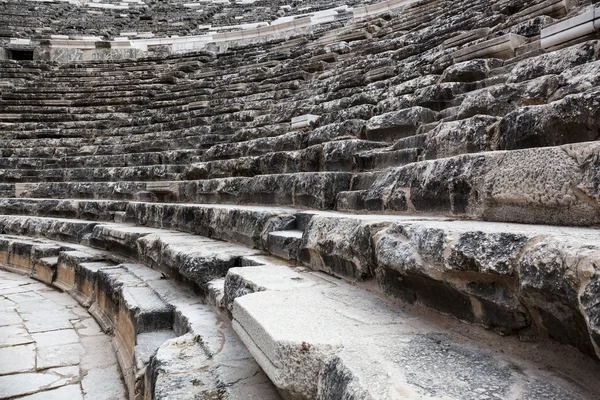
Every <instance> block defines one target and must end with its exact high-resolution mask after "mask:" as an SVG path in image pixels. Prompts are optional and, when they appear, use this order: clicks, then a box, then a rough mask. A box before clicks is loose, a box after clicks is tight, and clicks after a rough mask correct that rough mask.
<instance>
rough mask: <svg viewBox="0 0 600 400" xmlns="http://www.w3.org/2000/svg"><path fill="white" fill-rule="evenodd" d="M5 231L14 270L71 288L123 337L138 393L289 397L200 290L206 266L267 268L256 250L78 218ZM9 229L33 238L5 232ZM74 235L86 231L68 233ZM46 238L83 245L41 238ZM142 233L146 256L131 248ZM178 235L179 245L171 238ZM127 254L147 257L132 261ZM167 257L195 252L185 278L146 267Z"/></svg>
mask: <svg viewBox="0 0 600 400" xmlns="http://www.w3.org/2000/svg"><path fill="white" fill-rule="evenodd" d="M2 231H3V232H4V234H2V235H0V249H1V251H0V257H1V259H2V264H3V265H4V266H5V268H8V269H9V270H12V271H16V272H20V273H26V274H30V275H32V276H33V277H34V278H35V279H38V280H41V281H42V282H45V283H47V284H52V285H53V286H56V287H58V288H60V289H62V290H65V291H68V292H69V293H70V294H71V295H72V296H73V297H74V298H75V299H76V300H77V301H78V302H79V303H81V304H82V305H83V306H85V307H86V308H88V309H89V311H90V313H91V314H92V315H93V316H94V317H95V318H96V320H98V322H99V323H100V325H101V326H102V328H103V330H105V331H107V332H109V333H113V334H114V344H115V348H116V352H117V355H118V360H119V363H120V366H121V370H122V372H123V376H124V380H125V382H126V385H127V387H128V389H129V398H131V399H168V398H173V397H172V396H174V395H176V396H183V395H189V394H190V393H193V394H194V395H196V396H207V397H210V396H217V395H218V396H220V397H221V398H243V397H247V396H250V397H256V398H264V399H279V398H280V397H279V395H278V393H277V391H276V389H275V387H274V386H273V385H272V384H271V383H270V381H269V379H268V378H267V377H266V376H265V374H264V373H263V372H262V371H261V369H260V367H259V366H258V365H257V364H256V362H255V361H254V359H253V358H252V357H251V355H250V354H249V353H248V351H247V350H246V349H245V347H244V345H243V344H242V343H241V342H240V340H239V338H237V336H236V335H235V333H233V331H232V329H231V327H230V326H229V321H228V320H227V319H225V318H223V317H222V316H220V315H219V311H218V310H217V309H214V308H212V307H211V306H210V304H206V303H205V302H204V301H203V300H202V299H203V297H202V296H200V297H199V296H198V295H196V294H194V292H193V290H192V288H195V289H196V290H199V288H200V287H204V288H205V287H206V284H202V283H201V279H202V278H201V275H202V274H201V273H200V271H199V270H198V267H200V266H201V268H202V269H204V270H205V271H206V275H205V276H204V278H206V279H209V280H210V279H212V278H214V277H217V276H224V274H225V273H226V271H227V269H228V268H229V267H230V266H233V265H235V262H236V260H239V259H241V258H243V257H248V262H251V263H254V264H255V265H260V263H258V262H257V261H255V260H254V259H253V258H252V254H254V253H256V251H252V250H250V249H244V248H242V247H239V246H237V247H236V246H235V245H231V244H226V243H224V242H217V241H215V240H211V239H208V238H201V237H197V236H190V235H187V236H188V238H187V240H186V238H185V237H184V236H182V234H178V233H174V232H169V231H164V230H156V229H150V230H149V229H147V228H134V227H130V226H124V225H115V224H110V225H99V224H97V223H86V222H84V221H74V220H50V219H37V220H36V219H31V218H29V219H27V220H26V221H16V220H13V221H8V220H6V219H3V227H2ZM9 231H11V232H20V233H21V234H26V235H28V236H15V235H10V234H6V232H9ZM74 231H77V232H78V234H77V236H70V235H69V234H68V233H67V234H66V233H65V232H74ZM90 234H91V237H90V238H86V236H90ZM124 235H125V236H124ZM32 236H33V237H32ZM39 236H42V237H44V236H45V237H52V238H61V239H67V240H70V241H74V242H75V243H64V242H56V241H54V240H48V239H45V238H44V239H40V238H35V237H39ZM126 237H127V238H126ZM138 237H144V238H146V239H147V240H149V241H148V242H147V244H148V246H150V247H149V248H148V252H147V253H144V254H145V255H142V254H140V255H139V256H138V255H137V254H133V253H132V251H135V248H130V247H127V246H128V245H129V246H131V245H132V244H133V246H135V239H136V238H138ZM175 237H176V241H177V243H178V245H176V244H175V243H171V244H170V245H169V244H167V242H170V241H172V239H174V238H175ZM163 240H166V242H164V243H163V242H162V241H163ZM79 241H84V242H87V241H90V242H91V244H92V245H93V246H95V247H96V248H97V247H107V246H108V247H110V248H111V251H105V250H98V249H96V248H91V247H89V246H86V245H81V244H78V242H79ZM160 243H163V245H164V246H165V247H164V250H162V251H161V250H159V253H161V252H163V254H164V255H163V256H162V257H163V258H162V261H160V260H158V259H153V257H155V256H156V255H157V253H156V250H158V248H156V246H157V245H159V247H160ZM182 243H185V244H184V245H183V246H181V244H182ZM173 246H179V250H178V252H179V253H178V255H176V254H175V253H173V251H174V250H175V249H174V248H173ZM199 247H202V248H203V249H204V250H203V251H204V252H205V254H204V256H202V255H200V254H199V253H198V252H197V249H198V248H199ZM151 248H152V250H151ZM119 250H120V251H121V253H122V254H126V255H127V256H129V257H133V259H143V261H142V260H140V261H141V262H140V261H137V262H136V261H133V259H132V258H127V257H124V256H123V255H120V254H119ZM227 253H229V254H230V255H229V256H226V255H225V254H227ZM167 254H170V255H171V256H173V257H175V258H174V261H175V260H179V259H180V258H181V257H184V258H188V260H189V262H190V263H191V264H190V265H189V268H190V269H189V270H188V273H191V274H192V275H188V277H187V278H181V277H182V276H183V275H185V274H180V272H181V271H179V272H178V271H170V272H162V273H161V272H160V270H155V269H151V268H149V267H148V266H146V265H145V264H143V262H148V263H150V265H152V266H153V267H160V265H164V266H166V265H167V264H168V261H167V258H166V257H168V256H167ZM216 255H218V256H219V257H218V258H219V260H216V259H215V256H216ZM190 257H191V258H190ZM226 258H229V259H228V260H226ZM159 264H160V265H159ZM229 264H231V265H229ZM175 265H178V263H177V262H175V264H173V266H175ZM182 271H183V270H182ZM165 273H166V274H167V275H165ZM172 275H175V276H177V277H179V278H180V279H184V280H188V281H189V282H197V284H196V283H193V284H190V285H187V286H185V285H182V283H177V279H173V278H170V277H171V276H172ZM167 277H169V278H167ZM231 360H235V363H232V362H231ZM194 382H196V383H194ZM199 382H201V384H198V383H199Z"/></svg>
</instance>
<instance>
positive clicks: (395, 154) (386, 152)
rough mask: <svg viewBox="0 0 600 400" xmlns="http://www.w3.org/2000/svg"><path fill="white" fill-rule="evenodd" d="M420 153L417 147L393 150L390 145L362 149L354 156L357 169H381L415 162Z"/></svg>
mask: <svg viewBox="0 0 600 400" xmlns="http://www.w3.org/2000/svg"><path fill="white" fill-rule="evenodd" d="M420 154H421V149H419V148H408V149H401V150H394V148H393V147H391V148H383V149H375V150H369V151H363V152H360V153H358V154H356V155H355V157H356V162H357V164H358V168H359V169H362V170H381V169H385V168H389V167H398V166H400V165H406V164H410V163H413V162H416V161H418V159H419V155H420ZM353 188H354V187H353Z"/></svg>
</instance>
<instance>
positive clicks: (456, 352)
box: [225, 267, 597, 399]
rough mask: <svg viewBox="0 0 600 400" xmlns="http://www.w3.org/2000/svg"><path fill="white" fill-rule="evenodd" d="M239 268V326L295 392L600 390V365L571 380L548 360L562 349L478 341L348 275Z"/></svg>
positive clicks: (451, 394)
mask: <svg viewBox="0 0 600 400" xmlns="http://www.w3.org/2000/svg"><path fill="white" fill-rule="evenodd" d="M230 274H231V275H229V274H228V277H227V278H226V283H225V287H226V289H225V290H226V292H227V293H229V294H230V295H231V296H232V297H233V296H238V297H236V298H235V300H234V302H233V307H232V315H233V327H234V329H235V330H236V332H237V333H238V335H239V336H240V338H241V339H242V341H243V342H244V343H245V344H246V346H247V347H248V349H249V350H250V352H251V353H252V354H253V356H254V357H255V359H256V360H257V361H258V362H259V363H260V365H261V366H262V367H263V369H264V370H265V372H266V373H267V375H268V376H269V377H270V378H271V380H272V381H273V383H274V384H275V385H276V386H277V387H278V389H279V390H280V391H281V392H282V393H284V396H285V397H301V398H332V399H333V398H346V397H348V398H350V397H357V398H358V397H360V398H369V399H387V398H390V397H389V396H390V393H391V392H393V393H401V395H402V396H404V397H410V398H413V397H414V398H419V397H425V396H427V397H429V396H431V397H432V398H433V397H436V398H442V397H444V398H445V397H448V398H465V399H466V398H475V397H477V398H479V397H481V396H482V395H485V396H492V397H494V396H500V397H506V398H508V397H509V396H510V394H509V393H514V391H515V390H516V391H518V392H519V393H521V394H522V395H523V396H527V397H528V398H532V399H537V398H539V399H544V398H547V397H548V396H552V397H554V398H560V399H572V398H581V399H587V398H592V397H594V392H595V391H597V389H595V384H596V383H592V382H591V381H590V379H592V380H593V378H592V375H588V374H581V375H579V374H577V373H575V374H577V376H576V378H575V379H574V380H569V379H568V378H567V379H565V378H563V377H562V376H561V374H559V373H556V372H552V370H553V369H552V368H548V367H544V366H542V365H543V364H538V363H539V362H540V359H541V360H544V361H546V362H547V361H548V360H552V359H553V358H554V357H553V356H552V353H553V350H550V351H549V352H546V351H542V352H543V353H544V355H543V356H541V357H539V358H537V357H534V358H535V359H536V361H532V360H533V358H531V355H532V354H533V353H537V354H538V355H539V354H540V353H538V352H540V349H539V348H535V350H534V349H533V348H532V347H528V346H526V345H523V344H521V345H519V346H516V347H517V348H518V350H517V348H515V349H514V350H513V351H510V352H509V354H503V353H502V352H500V351H498V345H499V342H500V341H499V340H493V341H490V342H487V343H485V341H481V342H479V343H478V342H477V341H476V340H473V339H472V338H466V337H465V336H463V335H462V334H461V333H458V332H457V331H452V330H450V329H448V328H441V327H440V326H439V325H437V324H435V323H430V322H428V321H427V320H426V319H424V318H415V317H414V316H413V315H412V314H411V313H410V312H408V311H401V310H399V309H397V308H395V307H394V306H392V305H390V304H388V303H386V302H385V301H382V300H381V299H379V298H378V297H377V296H375V295H373V294H371V293H369V292H366V291H363V290H360V289H358V288H355V287H352V286H348V285H345V284H343V283H341V282H334V281H331V280H328V279H327V278H325V279H323V278H321V279H319V277H318V276H310V275H307V274H298V273H295V272H292V271H291V270H289V272H287V271H284V270H282V269H281V268H277V267H248V268H235V269H233V270H230ZM253 291H254V293H252V292H253ZM290 315H293V318H290ZM281 321H286V323H284V324H283V323H281ZM458 331H459V332H461V331H462V332H464V328H461V327H458ZM562 354H564V353H562ZM571 356H572V355H571ZM550 362H552V361H550ZM578 362H580V361H579V360H574V359H573V358H570V359H569V357H568V356H564V355H563V358H562V359H561V361H560V363H561V364H562V365H563V366H565V365H568V364H571V363H573V364H577V363H578ZM573 364H571V365H573ZM580 365H581V364H580ZM592 368H594V369H596V368H597V366H594V367H592ZM432 370H435V371H437V372H436V374H435V377H434V376H433V375H432V374H431V371H432ZM516 371H520V372H516ZM524 376H526V378H524ZM515 385H516V386H515ZM590 385H591V386H590Z"/></svg>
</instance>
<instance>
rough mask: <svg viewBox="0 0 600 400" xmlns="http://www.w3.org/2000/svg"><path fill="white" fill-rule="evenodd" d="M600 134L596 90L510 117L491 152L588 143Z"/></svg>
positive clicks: (599, 100)
mask: <svg viewBox="0 0 600 400" xmlns="http://www.w3.org/2000/svg"><path fill="white" fill-rule="evenodd" d="M599 132H600V90H599V89H593V90H590V91H587V92H583V93H580V94H573V95H569V96H566V97H565V98H564V99H562V100H560V101H556V102H554V103H551V104H548V105H540V106H530V107H522V108H519V109H517V110H515V111H513V112H511V113H509V114H508V115H506V116H505V117H504V118H503V119H502V121H500V123H499V125H498V130H497V132H496V134H495V135H494V137H493V139H492V140H491V148H492V149H495V150H512V149H520V148H528V147H541V146H557V145H562V144H567V143H575V142H585V141H590V140H596V139H598V137H599V136H598V135H599Z"/></svg>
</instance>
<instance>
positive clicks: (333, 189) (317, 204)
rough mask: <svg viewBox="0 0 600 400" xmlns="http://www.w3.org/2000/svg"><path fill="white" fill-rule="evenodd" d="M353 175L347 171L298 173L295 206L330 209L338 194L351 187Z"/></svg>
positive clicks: (295, 186)
mask: <svg viewBox="0 0 600 400" xmlns="http://www.w3.org/2000/svg"><path fill="white" fill-rule="evenodd" d="M351 180H352V175H351V174H349V173H345V172H329V173H323V172H315V173H305V174H296V180H295V185H294V203H293V205H294V207H301V208H302V207H306V208H315V209H318V210H330V209H333V208H334V206H335V201H336V197H337V194H338V193H339V192H341V191H344V190H346V188H350V182H351Z"/></svg>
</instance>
